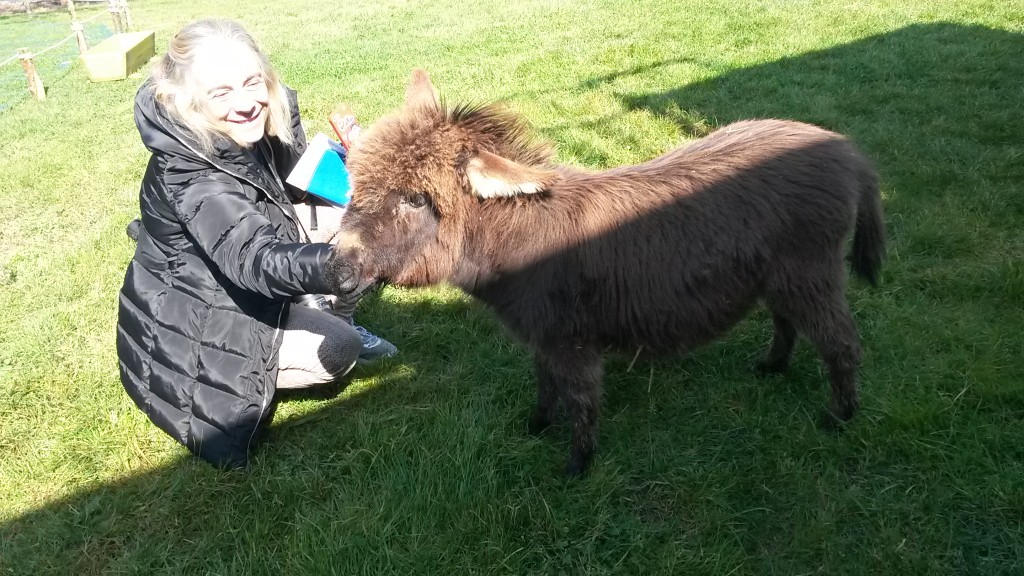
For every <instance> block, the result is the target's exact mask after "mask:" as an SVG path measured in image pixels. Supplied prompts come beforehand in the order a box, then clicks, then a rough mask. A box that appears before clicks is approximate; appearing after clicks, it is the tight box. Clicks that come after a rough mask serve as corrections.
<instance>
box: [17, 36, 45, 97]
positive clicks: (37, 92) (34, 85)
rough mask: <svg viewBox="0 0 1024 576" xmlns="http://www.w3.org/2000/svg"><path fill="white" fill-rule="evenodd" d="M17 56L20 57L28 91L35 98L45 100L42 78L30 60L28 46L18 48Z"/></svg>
mask: <svg viewBox="0 0 1024 576" xmlns="http://www.w3.org/2000/svg"><path fill="white" fill-rule="evenodd" d="M18 56H19V57H20V58H21V67H22V69H23V70H25V78H27V79H28V91H29V92H31V93H32V97H33V98H35V99H36V100H46V89H45V88H43V79H42V78H40V77H39V73H38V72H36V65H35V64H34V63H33V62H32V54H31V53H30V52H29V51H28V48H18Z"/></svg>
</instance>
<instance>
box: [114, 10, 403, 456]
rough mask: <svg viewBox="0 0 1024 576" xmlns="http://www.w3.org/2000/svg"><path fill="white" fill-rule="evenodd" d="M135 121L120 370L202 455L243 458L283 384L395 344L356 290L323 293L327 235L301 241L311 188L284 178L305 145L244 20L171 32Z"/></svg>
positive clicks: (148, 406) (319, 378) (317, 378)
mask: <svg viewBox="0 0 1024 576" xmlns="http://www.w3.org/2000/svg"><path fill="white" fill-rule="evenodd" d="M135 122H136V124H137V125H138V128H139V134H140V135H141V136H142V141H143V143H144V144H145V145H146V147H147V148H148V149H149V150H150V151H151V152H152V157H151V158H150V161H149V166H148V168H147V170H146V174H145V176H144V177H143V181H142V189H141V191H140V195H139V201H140V208H141V211H142V219H141V226H140V227H139V228H138V235H137V239H138V247H137V249H136V252H135V256H134V258H133V259H132V261H131V263H130V264H129V265H128V270H127V272H126V274H125V280H124V285H123V287H122V288H121V294H120V299H119V315H118V330H117V352H118V357H119V360H120V371H121V381H122V383H123V384H124V387H125V389H126V390H127V392H128V394H129V395H130V396H131V397H132V400H134V401H135V403H136V404H137V405H138V406H139V408H140V409H142V410H143V411H145V412H146V415H147V416H149V418H150V419H151V420H152V421H153V422H154V423H155V424H156V425H157V426H159V427H160V428H161V429H162V430H164V431H165V432H167V433H168V434H170V435H171V436H172V437H174V438H175V439H177V440H178V441H179V442H181V443H182V444H184V445H185V446H186V447H188V448H189V449H190V450H192V451H193V452H195V453H196V454H197V455H198V456H200V457H201V458H203V459H205V460H207V461H209V462H212V463H214V464H217V465H220V466H225V467H239V466H243V465H245V464H246V462H247V460H248V456H249V451H250V449H251V447H252V446H253V445H254V439H255V438H256V437H257V432H259V431H260V429H261V428H262V427H263V426H264V425H265V424H266V422H267V421H269V419H270V415H271V414H272V413H273V406H274V404H273V402H274V399H275V398H274V397H275V391H276V390H277V389H278V388H304V387H309V386H315V385H319V384H326V383H329V382H332V381H334V380H336V379H337V378H340V377H342V376H344V375H345V374H346V373H348V371H349V370H350V369H351V368H352V367H353V365H354V364H355V363H356V362H357V361H358V360H364V361H366V360H372V359H374V358H379V357H382V356H390V355H393V354H394V353H395V352H397V350H396V349H395V347H394V346H392V345H391V344H390V343H388V342H386V341H384V340H381V339H380V338H377V337H376V336H373V335H372V334H369V333H368V332H365V330H362V329H361V328H359V327H356V326H354V325H353V324H352V323H351V313H352V310H353V309H354V307H355V300H356V299H352V298H349V299H347V302H345V303H343V305H342V306H340V307H336V308H338V309H332V308H331V307H330V306H328V305H327V304H326V300H325V299H324V298H320V297H317V295H320V294H323V293H326V292H328V291H329V286H328V284H327V283H326V281H325V278H324V277H325V275H324V267H325V266H326V265H327V263H328V262H329V261H330V259H331V257H332V254H333V250H332V246H331V245H330V244H327V243H314V242H311V240H310V234H309V231H307V230H304V229H303V226H302V225H301V224H300V220H299V218H298V216H297V214H296V210H295V207H294V206H293V202H301V201H303V200H305V198H306V195H305V193H304V192H302V191H300V190H296V189H293V188H291V187H289V186H286V185H285V184H284V183H283V182H282V177H281V176H282V175H287V174H288V173H289V172H290V171H291V170H292V168H293V167H294V166H295V164H296V162H297V161H298V158H299V156H300V155H301V154H302V152H303V150H304V149H305V147H306V139H305V135H304V134H303V132H302V128H301V123H300V120H299V113H298V107H297V104H296V99H295V93H294V92H292V91H291V90H289V89H287V88H286V87H285V86H284V85H283V84H282V83H281V82H280V80H279V79H278V76H277V74H276V73H275V71H274V69H273V68H272V67H271V66H270V64H269V63H268V61H267V59H266V56H264V55H263V53H262V52H261V51H260V50H259V48H258V47H257V46H256V43H255V42H254V41H253V39H252V37H251V36H250V35H249V34H248V33H247V32H246V31H245V30H244V29H243V28H242V27H241V26H240V25H239V24H238V23H236V22H232V21H230V20H201V21H198V22H195V23H193V24H189V25H188V26H186V27H185V28H183V29H182V30H181V31H180V32H178V34H176V35H175V36H174V38H173V39H172V40H171V42H170V45H169V47H168V51H167V54H166V55H165V56H164V57H163V58H162V59H161V61H160V62H159V63H158V64H157V65H156V67H155V68H154V70H153V75H152V78H151V80H150V81H148V82H146V83H145V84H144V85H143V86H142V87H141V88H140V89H139V92H138V95H137V96H136V100H135ZM310 295H312V297H309V296H310ZM293 300H295V301H296V302H301V303H303V304H305V306H291V304H290V303H291V301H293ZM307 302H314V303H317V304H316V305H310V304H308V303H307ZM319 303H324V304H323V305H322V306H321V305H319Z"/></svg>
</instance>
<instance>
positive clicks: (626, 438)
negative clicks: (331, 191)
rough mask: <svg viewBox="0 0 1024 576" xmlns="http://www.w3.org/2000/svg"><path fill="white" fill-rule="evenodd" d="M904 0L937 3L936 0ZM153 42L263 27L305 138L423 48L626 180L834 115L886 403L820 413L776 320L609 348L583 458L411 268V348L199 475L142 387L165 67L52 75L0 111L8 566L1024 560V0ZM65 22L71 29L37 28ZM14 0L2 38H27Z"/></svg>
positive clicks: (978, 570) (511, 370) (511, 361)
mask: <svg viewBox="0 0 1024 576" xmlns="http://www.w3.org/2000/svg"><path fill="white" fill-rule="evenodd" d="M908 4H914V5H913V6H910V5H908ZM132 15H133V17H134V19H135V22H136V24H137V27H139V28H143V29H153V30H156V32H157V41H158V46H159V48H158V51H161V52H162V50H163V48H162V47H163V46H165V45H166V41H167V39H168V38H169V36H170V35H171V34H172V33H173V32H174V31H175V30H176V29H177V28H179V27H180V26H181V25H183V24H185V23H186V22H188V21H189V20H192V19H194V18H199V17H203V16H210V15H223V16H230V17H236V18H240V19H242V20H243V21H244V22H245V24H247V26H248V27H249V28H250V29H251V30H252V31H253V32H254V33H255V34H256V35H257V36H258V37H259V38H260V39H261V40H262V42H263V44H264V45H265V46H266V47H267V49H268V50H269V52H270V54H271V59H272V60H273V61H274V62H275V64H276V65H277V66H278V67H279V68H280V69H281V71H282V73H283V75H284V77H285V79H286V81H287V82H288V83H289V84H291V85H292V86H293V87H294V88H296V89H297V90H298V91H299V94H300V103H301V108H302V111H303V114H304V116H305V118H306V122H307V124H308V127H309V130H310V131H311V132H315V131H326V130H327V129H328V127H327V122H326V115H327V113H328V111H329V110H330V109H331V108H333V106H334V105H335V104H336V103H337V102H339V101H346V102H349V103H350V104H352V105H353V107H354V108H355V109H356V110H357V111H358V112H359V114H360V117H361V118H362V119H363V121H364V123H369V122H371V121H372V120H373V119H375V118H377V117H379V116H380V115H382V114H384V113H386V112H388V111H390V110H391V109H393V108H394V107H396V106H397V105H398V104H399V103H400V101H401V99H402V95H403V91H404V86H405V81H406V79H407V77H408V74H409V70H410V69H411V68H412V67H413V66H422V67H425V68H427V69H428V70H429V71H430V72H431V74H432V76H433V78H434V82H435V84H436V85H437V86H438V88H439V89H440V90H441V92H442V94H443V95H444V96H446V97H447V99H448V100H449V101H452V102H457V101H465V100H468V101H486V100H495V99H500V100H504V101H506V102H508V103H509V105H510V106H511V107H512V108H514V109H515V110H518V111H520V112H521V113H523V114H524V115H526V116H527V117H528V118H529V119H530V120H531V122H532V123H533V125H534V126H535V128H536V130H537V131H538V133H539V134H540V135H542V136H543V137H545V138H548V139H550V140H552V141H554V142H556V143H557V144H558V147H559V157H560V159H561V160H563V161H565V162H568V163H572V164H577V165H582V166H587V167H592V168H601V167H608V166H614V165H619V164H624V163H631V162H638V161H641V160H644V159H647V158H650V157H652V156H655V155H657V154H659V153H661V152H664V151H665V150H667V149H669V148H671V147H673V146H676V145H678V144H680V143H682V142H684V141H686V140H688V139H691V138H694V137H697V136H700V135H702V134H704V133H706V132H708V131H710V130H712V129H714V128H715V127H717V126H720V125H722V124H724V123H727V122H729V121H732V120H736V119H740V118H747V117H765V116H772V117H785V118H795V119H800V120H805V121H810V122H815V123H818V124H821V125H823V126H826V127H829V128H832V129H835V130H839V131H842V132H844V133H847V134H849V135H850V136H851V137H853V138H854V139H855V140H856V141H857V142H858V144H859V145H860V146H861V147H862V148H863V149H864V150H865V152H866V153H867V154H868V155H869V156H871V157H872V158H873V159H874V160H875V161H876V163H877V165H878V168H879V171H880V173H881V175H882V180H883V194H884V196H885V205H886V211H887V220H888V223H889V232H890V255H891V256H890V260H889V262H888V264H887V265H886V267H885V270H884V275H883V276H884V277H883V283H882V285H881V286H880V287H879V288H877V289H870V288H867V287H865V286H864V285H863V284H862V283H860V282H853V283H852V284H851V287H850V290H849V294H850V301H851V306H852V308H853V310H854V313H855V315H856V318H857V321H858V324H859V327H860V330H861V335H862V340H863V343H864V349H865V355H864V357H865V359H864V365H863V368H862V371H861V381H862V382H861V384H862V404H863V409H862V411H861V412H860V413H859V414H858V416H857V418H856V419H855V420H854V422H853V424H852V425H851V426H850V427H849V429H848V430H847V431H846V432H845V433H842V434H838V435H835V434H827V433H824V432H822V431H821V430H819V429H818V427H817V426H816V425H815V420H816V417H817V414H818V413H819V411H820V409H821V408H822V406H823V405H824V402H825V398H826V388H827V385H826V384H825V378H824V374H823V373H822V369H821V367H820V363H819V362H818V359H817V357H816V355H815V354H814V353H813V351H812V350H810V349H809V348H808V347H807V346H801V347H799V348H798V351H797V355H796V357H795V359H794V363H793V368H792V369H791V371H790V373H789V374H787V375H786V376H784V377H778V378H770V379H759V378H756V377H755V376H754V375H753V372H752V370H751V368H752V365H753V363H754V361H755V359H756V357H757V355H758V354H759V353H760V352H761V351H762V350H763V349H764V348H765V346H766V344H767V339H768V337H769V322H768V319H767V316H766V315H765V314H764V313H763V312H758V313H756V314H755V315H754V316H752V317H751V318H750V319H749V320H748V321H746V322H744V323H742V324H741V325H740V326H739V327H738V328H737V329H736V330H735V331H733V332H732V333H731V334H730V335H729V336H728V337H726V338H724V339H723V340H721V341H719V342H717V343H714V344H712V345H710V346H708V347H706V348H704V349H701V350H699V351H697V352H695V353H694V354H692V355H691V356H689V357H687V358H679V359H666V360H660V361H655V362H650V361H645V360H639V361H637V363H636V364H635V365H633V366H632V369H630V360H631V359H630V358H611V359H609V360H608V362H607V363H606V379H605V384H606V392H605V395H604V412H603V421H602V426H601V435H600V442H601V450H600V453H599V455H598V457H597V460H596V462H595V466H594V468H593V470H592V473H591V474H590V475H589V476H588V477H587V478H585V479H584V480H582V481H568V480H566V479H564V478H563V477H562V476H561V475H560V472H559V470H560V467H561V465H562V463H563V461H564V458H565V457H566V455H567V450H568V429H567V427H566V426H565V425H564V424H563V425H561V426H558V427H556V429H555V430H554V431H553V432H552V433H551V434H548V435H546V436H544V437H542V438H533V437H530V436H528V435H526V434H525V420H526V415H527V413H528V411H529V408H530V406H531V403H532V401H533V394H534V393H533V384H532V380H531V374H530V372H531V362H530V359H529V357H528V356H527V355H526V354H525V352H524V351H523V349H522V348H520V347H519V346H518V345H516V344H515V343H514V342H513V341H512V340H511V339H510V338H509V336H508V335H507V334H506V332H505V331H504V330H503V329H502V328H501V327H500V326H499V325H498V324H497V323H496V322H495V321H494V319H493V318H492V317H491V316H490V315H489V313H488V312H487V311H486V310H485V309H483V308H481V307H480V306H479V305H477V304H475V303H473V302H472V301H470V300H468V299H467V298H465V297H463V296H462V295H460V294H459V293H458V292H456V291H454V290H452V289H446V288H440V289H436V290H421V291H406V290H399V289H394V288H388V289H385V290H384V291H383V292H382V293H381V294H379V295H378V296H375V297H371V298H369V299H367V300H366V301H364V302H363V305H362V309H361V312H360V318H361V321H362V322H363V323H365V324H366V325H367V326H369V327H370V328H372V329H373V330H375V331H376V332H378V333H380V334H382V335H384V336H386V337H387V338H389V339H391V340H392V341H394V342H395V343H396V344H397V345H398V346H399V347H400V349H401V355H400V357H399V358H398V359H397V360H395V361H392V362H390V363H387V364H382V365H379V366H376V367H371V368H364V369H361V370H360V372H359V373H358V374H357V375H356V377H355V378H353V379H352V381H351V385H350V386H348V388H346V389H345V390H344V391H343V392H342V393H341V394H340V395H338V396H335V397H331V396H330V395H325V394H321V395H316V394H307V395H298V396H293V397H291V398H289V399H288V400H287V401H286V402H285V403H284V404H283V405H282V407H281V409H280V410H279V412H278V417H277V419H276V420H275V423H274V425H273V427H272V430H271V437H270V439H269V440H268V441H267V442H266V443H265V444H264V445H263V446H262V448H261V449H260V450H259V452H258V454H257V456H256V458H255V460H254V462H253V464H252V466H251V467H250V468H249V470H248V471H246V472H243V473H223V472H218V471H216V470H214V469H213V468H211V467H209V466H207V465H205V464H203V463H201V462H198V461H195V460H193V459H192V458H190V457H189V456H188V454H187V452H186V451H185V450H184V449H183V448H181V447H179V446H178V445H176V444H175V443H174V442H173V441H172V440H170V439H169V438H168V437H166V436H164V435H163V433H161V432H159V431H158V430H157V429H156V428H155V427H154V426H153V425H152V424H150V423H149V421H148V420H147V419H146V418H145V416H143V415H142V414H141V413H140V412H139V411H138V410H137V409H136V408H135V407H134V405H133V404H132V403H131V401H130V400H129V398H128V397H127V395H125V394H124V392H123V390H122V388H121V385H120V383H119V381H118V376H117V359H116V354H115V350H114V326H115V323H116V295H117V290H118V288H119V287H120V283H121V280H122V274H123V271H124V268H125V266H126V264H127V262H128V260H129V259H130V258H131V255H132V250H133V245H132V244H131V242H130V241H129V240H128V239H127V237H126V236H125V235H124V233H123V228H124V226H125V224H126V223H127V222H128V221H129V220H130V219H131V218H133V217H134V216H135V214H136V213H137V210H138V203H137V202H138V201H137V193H138V181H139V178H140V177H141V174H142V171H143V168H144V166H145V162H146V161H147V153H146V151H145V149H144V148H143V147H142V145H141V143H140V142H139V140H138V136H137V134H136V132H135V128H134V124H133V122H132V114H131V100H132V96H133V95H134V91H135V89H136V88H137V86H138V85H139V83H140V82H141V81H142V76H141V74H136V75H135V76H134V77H132V78H131V79H130V80H128V81H126V82H114V83H103V84H91V83H89V82H88V80H87V79H86V75H85V72H84V70H83V69H82V68H81V66H80V65H77V64H75V65H73V66H71V67H70V68H69V69H68V71H67V72H66V73H64V74H63V75H58V76H55V77H50V78H47V77H46V76H45V75H44V81H45V82H46V83H47V89H48V93H47V95H48V98H47V100H46V102H44V103H38V102H34V101H31V100H27V99H25V100H21V101H19V102H18V103H17V104H15V105H14V106H12V107H10V108H8V109H6V110H4V111H2V112H0V199H2V201H0V222H3V226H2V227H0V573H10V574H68V573H78V574H100V573H103V574H320V573H323V574H328V573H334V574H403V575H404V574H456V573H459V574H461V573H466V574H563V573H565V574H569V573H581V574H582V573H586V574H689V573H698V574H699V573H705V574H786V575H790V574H811V573H822V574H929V575H931V574H1017V573H1020V572H1021V571H1022V570H1024V566H1022V564H1024V560H1022V558H1024V530H1022V524H1024V426H1022V425H1021V424H1022V419H1024V336H1022V335H1021V329H1022V327H1024V261H1022V258H1021V254H1024V140H1022V138H1021V134H1024V105H1022V104H1021V94H1022V93H1024V30H1022V26H1024V25H1022V23H1024V6H1022V5H1021V4H1020V3H1014V2H997V1H984V0H955V1H954V0H948V1H937V0H936V1H930V2H917V3H906V2H899V1H896V0H877V1H874V2H863V3H849V2H839V1H827V0H826V1H820V2H818V1H815V2H811V1H795V2H781V1H772V0H760V1H755V0H747V1H741V2H734V1H725V0H720V1H713V0H706V1H696V0H684V1H679V0H673V1H670V0H643V1H636V2H623V1H621V0H616V1H599V0H591V1H586V2H566V1H555V0H552V1H527V2H518V3H513V2H495V1H491V0H482V1H480V2H454V1H448V0H444V1H423V2H405V1H402V0H391V1H383V2H347V3H326V4H325V3H317V2H298V1H288V2H274V3H254V2H246V3H237V4H230V5H228V4H227V3H221V2H213V1H208V0H207V1H198V2H172V1H169V0H152V1H142V0H136V1H135V2H132ZM46 17H47V18H58V15H57V14H53V15H50V16H46ZM23 26H25V24H24V20H23V19H22V20H19V19H18V18H15V17H10V18H0V45H6V43H7V42H8V40H7V39H9V38H16V37H18V36H19V34H22V33H24V28H23Z"/></svg>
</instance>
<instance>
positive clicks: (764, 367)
mask: <svg viewBox="0 0 1024 576" xmlns="http://www.w3.org/2000/svg"><path fill="white" fill-rule="evenodd" d="M788 368H789V362H779V361H777V360H776V361H773V360H767V359H765V360H761V361H759V362H758V363H757V364H756V365H754V373H756V374H757V375H759V376H775V375H778V374H782V373H784V372H785V371H786V370H787V369H788Z"/></svg>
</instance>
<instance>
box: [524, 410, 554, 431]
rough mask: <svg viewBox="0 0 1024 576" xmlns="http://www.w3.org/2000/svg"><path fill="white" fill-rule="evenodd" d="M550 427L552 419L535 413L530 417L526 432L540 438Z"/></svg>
mask: <svg viewBox="0 0 1024 576" xmlns="http://www.w3.org/2000/svg"><path fill="white" fill-rule="evenodd" d="M550 427H551V419H549V418H548V417H546V416H544V415H542V414H540V413H538V412H534V413H533V414H531V415H530V421H529V422H527V424H526V431H527V432H529V433H530V435H531V436H540V435H541V434H543V433H544V431H545V430H547V429H548V428H550Z"/></svg>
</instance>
